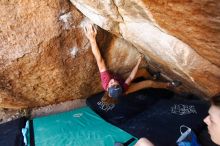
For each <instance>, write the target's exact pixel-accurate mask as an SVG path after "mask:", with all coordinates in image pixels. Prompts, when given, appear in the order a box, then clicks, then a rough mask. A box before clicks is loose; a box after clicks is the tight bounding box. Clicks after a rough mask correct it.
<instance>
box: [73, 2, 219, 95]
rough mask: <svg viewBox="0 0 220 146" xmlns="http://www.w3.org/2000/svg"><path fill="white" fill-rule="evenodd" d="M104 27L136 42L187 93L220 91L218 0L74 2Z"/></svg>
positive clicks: (200, 93) (153, 62)
mask: <svg viewBox="0 0 220 146" xmlns="http://www.w3.org/2000/svg"><path fill="white" fill-rule="evenodd" d="M71 2H72V3H73V4H74V5H75V6H76V7H77V8H78V9H79V10H80V11H81V12H82V13H83V14H84V15H86V16H87V17H89V18H90V19H91V20H92V21H93V22H94V23H96V24H97V25H99V26H100V27H102V28H104V29H106V30H108V31H110V32H112V33H114V34H116V35H117V36H120V37H123V38H124V39H126V40H127V41H129V42H130V43H132V44H133V45H134V46H135V47H136V48H137V49H138V50H139V51H140V52H142V53H143V54H145V55H146V57H147V58H148V59H149V61H150V62H151V63H152V64H154V65H155V66H156V67H157V68H159V69H160V70H161V71H162V72H163V73H165V74H166V75H167V76H168V77H172V79H179V80H181V81H182V82H183V83H184V86H185V88H186V89H187V90H188V91H191V92H193V93H196V94H199V95H201V96H203V97H210V96H213V95H215V94H216V93H218V92H220V68H219V67H220V57H219V56H220V52H219V48H220V42H219V40H220V2H219V1H218V0H195V1H191V0H188V1H173V0H159V1H156V0H150V1H147V0H131V1H126V0H104V1H103V0H97V1H90V0H71Z"/></svg>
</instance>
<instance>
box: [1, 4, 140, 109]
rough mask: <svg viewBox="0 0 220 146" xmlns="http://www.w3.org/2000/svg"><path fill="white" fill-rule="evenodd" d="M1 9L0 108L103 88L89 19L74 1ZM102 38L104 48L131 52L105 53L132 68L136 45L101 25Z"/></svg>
mask: <svg viewBox="0 0 220 146" xmlns="http://www.w3.org/2000/svg"><path fill="white" fill-rule="evenodd" d="M0 10H1V14H0V18H1V21H0V107H3V108H15V109H20V108H26V107H36V106H44V105H48V104H53V103H58V102H61V101H66V100H71V99H77V98H86V97H88V96H89V95H91V94H94V93H97V92H98V91H101V84H100V80H99V73H98V69H97V65H96V62H95V60H94V57H93V54H92V52H91V49H90V44H89V42H88V40H87V38H86V37H85V35H84V32H83V29H82V26H83V25H84V24H85V23H87V21H88V20H87V19H86V18H85V17H84V16H83V15H82V14H81V13H80V12H79V11H78V10H77V9H76V8H75V7H74V6H73V5H72V4H71V3H70V2H68V1H63V0H55V1H48V0H41V1H34V0H31V1H29V0H19V1H17V0H15V1H6V0H3V1H1V2H0ZM97 37H98V42H99V46H100V48H101V49H103V52H105V50H109V51H110V50H113V52H114V50H117V53H118V54H127V56H126V55H125V56H124V57H123V58H119V59H117V60H115V61H114V59H113V58H112V57H106V59H108V60H112V61H110V62H109V63H110V64H111V63H113V64H115V65H116V68H119V67H120V68H121V67H122V65H121V64H119V63H115V62H116V61H119V62H123V61H125V62H126V64H127V65H126V66H125V67H124V68H125V69H126V68H127V69H129V68H131V67H132V65H133V64H134V63H135V61H136V60H135V58H137V56H135V53H136V54H137V51H136V50H135V49H133V52H132V51H131V50H128V49H132V48H134V47H133V46H132V45H131V44H129V43H127V42H126V41H124V40H122V39H120V38H115V37H113V36H112V35H110V34H109V33H107V32H105V31H103V30H101V29H99V31H98V36H97ZM117 43H119V45H118V44H117ZM123 44H125V45H123ZM116 46H118V47H119V46H123V47H120V48H121V49H120V50H118V47H116ZM111 48H112V49H111ZM104 49H105V50H104ZM110 52H112V51H110ZM129 53H132V54H133V55H131V54H130V55H129ZM106 56H108V55H106ZM131 58H132V59H133V60H132V59H131ZM121 69H123V68H121Z"/></svg>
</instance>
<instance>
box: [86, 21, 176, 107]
mask: <svg viewBox="0 0 220 146" xmlns="http://www.w3.org/2000/svg"><path fill="white" fill-rule="evenodd" d="M84 31H85V34H86V36H87V38H88V39H89V41H90V43H91V47H92V53H93V55H94V56H95V59H96V62H97V65H98V68H99V72H100V76H101V82H102V87H103V89H104V90H105V91H106V92H105V94H104V96H103V98H102V101H104V102H107V103H115V102H117V99H118V98H119V97H120V96H121V95H123V93H125V94H128V93H131V92H135V91H137V90H140V89H143V88H150V87H151V88H169V87H171V86H173V87H175V86H176V85H175V82H169V83H166V82H156V81H152V80H144V81H141V82H138V83H132V81H133V80H134V79H136V78H138V77H144V78H149V76H150V74H149V73H148V72H147V71H146V69H138V67H139V64H140V62H141V59H142V57H141V55H140V58H139V59H138V62H137V64H136V65H135V67H134V68H133V70H132V71H131V73H130V75H129V76H128V78H127V79H126V80H123V79H122V78H121V77H120V76H119V75H116V74H112V73H111V72H110V71H109V70H108V69H107V67H106V64H105V61H104V59H103V58H102V55H101V53H100V50H99V48H98V45H97V43H96V34H97V30H96V29H95V27H94V26H93V25H92V24H88V25H87V26H85V27H84Z"/></svg>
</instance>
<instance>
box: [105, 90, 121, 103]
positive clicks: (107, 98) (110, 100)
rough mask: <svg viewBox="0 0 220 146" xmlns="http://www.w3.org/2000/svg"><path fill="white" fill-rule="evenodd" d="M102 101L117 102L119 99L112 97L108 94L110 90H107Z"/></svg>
mask: <svg viewBox="0 0 220 146" xmlns="http://www.w3.org/2000/svg"><path fill="white" fill-rule="evenodd" d="M102 102H104V103H105V104H117V103H118V99H115V98H112V97H110V96H109V95H108V92H107V91H106V92H105V93H104V95H103V96H102Z"/></svg>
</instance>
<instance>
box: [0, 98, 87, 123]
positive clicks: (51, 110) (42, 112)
mask: <svg viewBox="0 0 220 146" xmlns="http://www.w3.org/2000/svg"><path fill="white" fill-rule="evenodd" d="M83 106H86V100H85V99H76V100H72V101H66V102H62V103H59V104H53V105H48V106H45V107H39V108H34V109H32V110H12V109H0V124H1V123H5V122H8V121H11V120H14V119H17V118H19V117H22V116H28V117H31V118H35V117H40V116H46V115H50V114H55V113H60V112H65V111H69V110H71V109H76V108H80V107H83Z"/></svg>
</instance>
